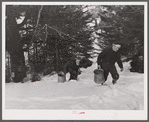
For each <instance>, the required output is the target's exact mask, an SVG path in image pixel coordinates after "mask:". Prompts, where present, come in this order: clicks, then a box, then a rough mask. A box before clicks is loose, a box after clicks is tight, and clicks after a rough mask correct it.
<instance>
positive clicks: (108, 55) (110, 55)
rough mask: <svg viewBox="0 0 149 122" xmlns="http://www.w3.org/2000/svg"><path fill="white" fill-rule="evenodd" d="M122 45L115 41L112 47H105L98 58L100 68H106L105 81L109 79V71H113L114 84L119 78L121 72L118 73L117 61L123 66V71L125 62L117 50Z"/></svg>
mask: <svg viewBox="0 0 149 122" xmlns="http://www.w3.org/2000/svg"><path fill="white" fill-rule="evenodd" d="M120 47H121V45H120V44H118V43H113V44H112V47H108V48H105V49H104V50H103V51H102V52H101V53H100V54H99V56H98V58H97V64H98V68H99V69H100V68H101V69H103V70H104V78H105V81H106V80H107V77H108V75H109V73H111V75H112V78H113V81H112V83H113V85H114V84H115V83H116V81H117V80H118V79H119V74H118V73H117V70H116V67H115V63H116V62H117V63H118V65H119V67H120V68H121V71H123V64H122V61H121V59H120V55H119V53H118V52H117V51H118V50H119V48H120Z"/></svg>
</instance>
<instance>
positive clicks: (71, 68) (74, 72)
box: [63, 61, 81, 80]
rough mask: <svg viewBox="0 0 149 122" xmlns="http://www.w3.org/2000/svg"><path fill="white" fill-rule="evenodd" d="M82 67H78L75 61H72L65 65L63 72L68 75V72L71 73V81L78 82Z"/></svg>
mask: <svg viewBox="0 0 149 122" xmlns="http://www.w3.org/2000/svg"><path fill="white" fill-rule="evenodd" d="M79 68H80V66H79V65H76V62H75V61H71V62H68V63H66V64H65V66H64V70H63V72H64V73H65V74H66V73H67V72H69V73H70V79H69V80H71V79H74V80H77V77H78V75H79V74H80V73H81V72H79V71H80V70H79Z"/></svg>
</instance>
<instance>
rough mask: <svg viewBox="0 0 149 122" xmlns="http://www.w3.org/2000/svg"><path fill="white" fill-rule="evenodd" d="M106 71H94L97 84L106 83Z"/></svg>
mask: <svg viewBox="0 0 149 122" xmlns="http://www.w3.org/2000/svg"><path fill="white" fill-rule="evenodd" d="M103 73H104V71H103V70H102V69H95V70H94V82H95V83H97V84H101V83H103V82H104V81H105V78H104V74H103Z"/></svg>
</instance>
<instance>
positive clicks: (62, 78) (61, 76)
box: [58, 73, 66, 83]
mask: <svg viewBox="0 0 149 122" xmlns="http://www.w3.org/2000/svg"><path fill="white" fill-rule="evenodd" d="M64 82H66V75H65V74H62V73H58V83H64Z"/></svg>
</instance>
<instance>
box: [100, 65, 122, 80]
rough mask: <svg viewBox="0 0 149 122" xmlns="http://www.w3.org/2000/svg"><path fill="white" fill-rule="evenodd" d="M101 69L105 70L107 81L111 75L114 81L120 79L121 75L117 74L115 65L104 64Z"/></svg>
mask: <svg viewBox="0 0 149 122" xmlns="http://www.w3.org/2000/svg"><path fill="white" fill-rule="evenodd" d="M101 68H102V69H103V70H104V78H105V81H106V80H107V77H108V75H109V73H110V74H111V76H112V78H113V79H115V80H118V79H119V74H118V73H117V70H116V67H115V65H110V64H109V63H103V64H102V67H101Z"/></svg>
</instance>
